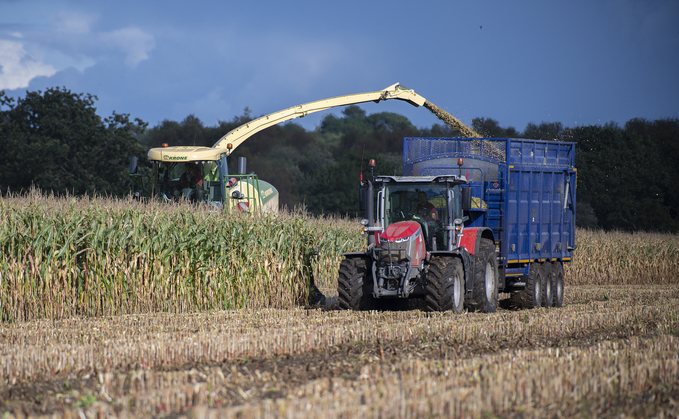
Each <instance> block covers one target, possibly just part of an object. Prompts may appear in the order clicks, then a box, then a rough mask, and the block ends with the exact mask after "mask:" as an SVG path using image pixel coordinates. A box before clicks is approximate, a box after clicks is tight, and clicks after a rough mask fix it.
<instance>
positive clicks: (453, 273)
mask: <svg viewBox="0 0 679 419" xmlns="http://www.w3.org/2000/svg"><path fill="white" fill-rule="evenodd" d="M425 291H426V296H425V301H426V304H427V310H428V311H447V310H452V311H453V313H455V314H460V313H462V309H463V307H464V270H463V269H462V261H461V260H460V259H458V258H456V257H451V256H447V257H434V258H432V259H431V262H430V263H429V271H428V272H427V286H426V287H425Z"/></svg>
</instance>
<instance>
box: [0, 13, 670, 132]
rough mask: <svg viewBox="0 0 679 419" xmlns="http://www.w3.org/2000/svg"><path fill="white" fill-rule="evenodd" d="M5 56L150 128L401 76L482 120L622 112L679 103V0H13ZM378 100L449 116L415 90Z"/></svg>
mask: <svg viewBox="0 0 679 419" xmlns="http://www.w3.org/2000/svg"><path fill="white" fill-rule="evenodd" d="M0 66H1V68H0V90H5V91H6V93H7V94H8V95H9V96H15V97H17V96H23V95H24V94H25V91H26V90H31V91H33V90H44V89H46V88H48V87H55V86H65V87H66V88H68V89H70V90H72V91H74V92H76V93H91V94H93V95H96V96H97V97H98V99H99V100H98V101H97V102H96V106H97V108H98V113H99V114H100V115H101V116H103V117H105V116H109V115H110V114H111V113H112V112H113V111H114V110H115V111H116V112H119V113H129V114H130V115H131V116H132V117H133V118H141V119H143V120H144V121H146V122H149V123H150V125H151V126H154V125H157V124H158V123H160V122H161V121H162V120H164V119H170V120H175V121H181V120H183V119H184V118H185V117H186V116H187V115H189V114H194V115H196V116H197V117H198V118H200V119H201V120H202V121H203V122H204V123H205V124H206V125H214V124H215V123H216V122H217V121H218V120H231V119H233V117H234V116H236V115H242V114H243V109H244V108H245V107H246V106H247V107H249V108H250V109H251V111H252V115H253V116H261V115H265V114H268V113H271V112H275V111H277V110H281V109H285V108H288V107H290V106H293V105H298V104H301V103H306V102H310V101H314V100H319V99H323V98H327V97H331V96H339V95H346V94H351V93H359V92H365V91H376V90H380V89H383V88H385V87H387V86H389V85H391V84H393V83H396V82H400V83H402V84H403V85H406V86H408V87H410V88H412V89H414V90H415V91H416V92H417V93H419V94H420V95H422V96H424V97H425V98H427V99H428V100H430V101H431V102H433V103H434V104H436V105H438V106H439V107H441V108H443V109H445V110H447V111H448V112H450V113H451V114H453V115H454V116H456V117H458V118H459V119H460V120H462V121H463V122H464V123H467V124H469V123H470V122H471V119H472V118H475V117H487V118H493V119H496V120H497V121H498V122H499V123H500V125H501V126H503V127H507V126H513V127H515V128H517V129H518V130H523V129H524V128H525V127H526V124H527V123H529V122H534V123H540V122H542V121H548V122H556V121H558V122H561V123H563V124H564V125H565V126H568V127H577V126H580V125H592V124H604V123H606V122H609V121H614V122H617V123H619V124H621V125H622V124H624V123H625V122H626V121H627V120H629V119H631V118H635V117H641V118H647V119H657V118H664V117H678V116H679V1H677V0H643V1H642V0H620V1H606V0H602V1H596V0H594V1H591V0H590V1H579V0H571V1H506V0H505V1H500V0H497V1H495V0H480V1H465V2H457V1H451V0H447V1H428V0H421V1H419V2H413V1H401V0H395V1H388V2H387V1H370V0H363V1H354V0H344V1H342V2H332V3H329V2H320V1H296V0H289V1H285V2H270V1H258V0H250V1H246V2H243V1H239V2H231V1H210V2H201V1H194V2H186V1H140V0H135V1H129V0H118V1H115V2H112V1H106V2H104V1H85V0H70V1H69V0H49V1H42V0H27V1H22V0H0ZM392 102H393V103H392ZM363 108H364V109H365V110H366V111H367V112H368V113H374V112H382V111H390V112H396V113H400V114H402V115H405V116H406V117H408V118H409V119H410V120H411V122H413V123H414V124H415V125H416V126H418V127H429V126H431V125H432V124H434V123H438V122H439V121H438V120H437V119H436V117H434V116H433V115H432V114H431V113H429V112H428V111H427V110H426V109H424V108H415V107H412V106H410V105H408V104H406V103H404V102H400V101H389V102H383V103H380V104H372V103H371V104H366V105H363ZM340 112H341V109H338V110H335V111H334V113H335V114H339V113H340ZM322 117H323V114H320V115H319V114H316V115H312V116H307V117H306V118H303V119H298V120H295V122H297V123H300V124H301V125H302V126H304V127H305V128H307V129H313V128H314V127H315V126H316V125H318V124H319V123H320V121H321V118H322Z"/></svg>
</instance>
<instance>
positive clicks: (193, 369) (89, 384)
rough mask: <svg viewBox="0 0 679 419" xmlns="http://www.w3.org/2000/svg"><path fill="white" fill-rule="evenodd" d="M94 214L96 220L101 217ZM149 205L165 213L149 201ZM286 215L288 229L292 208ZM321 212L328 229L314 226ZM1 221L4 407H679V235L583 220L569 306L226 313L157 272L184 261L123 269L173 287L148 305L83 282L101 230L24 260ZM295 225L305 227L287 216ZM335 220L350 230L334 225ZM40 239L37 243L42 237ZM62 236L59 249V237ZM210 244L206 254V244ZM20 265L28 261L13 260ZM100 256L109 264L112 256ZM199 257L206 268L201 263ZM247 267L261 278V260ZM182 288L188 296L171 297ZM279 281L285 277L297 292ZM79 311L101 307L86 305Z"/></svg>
mask: <svg viewBox="0 0 679 419" xmlns="http://www.w3.org/2000/svg"><path fill="white" fill-rule="evenodd" d="M22 205H23V204H21V203H18V202H15V201H11V202H10V201H9V200H5V201H3V202H2V206H1V208H0V210H1V211H4V212H3V215H8V214H10V212H11V215H12V216H16V217H19V216H18V215H17V214H19V215H21V211H24V209H23V208H24V207H23V206H22ZM45 205H49V203H48V204H45ZM74 205H76V206H77V205H80V204H78V203H76V204H74ZM82 205H84V206H87V205H89V204H87V203H84V204H82ZM98 205H100V206H101V203H99V204H98ZM62 206H63V205H62ZM56 207H59V205H55V206H54V207H50V208H51V209H52V210H53V209H54V208H56ZM88 208H89V207H88ZM36 211H37V210H36ZM36 211H34V213H33V214H34V215H35V214H45V215H44V216H43V217H42V218H43V219H49V216H47V214H50V213H51V212H55V211H48V210H45V211H43V212H36ZM64 211H65V212H66V213H67V212H68V208H66V209H65V210H64ZM93 211H94V210H93ZM177 211H179V210H177ZM56 212H58V211H56ZM79 212H80V213H82V210H81V211H79ZM92 214H94V212H92V213H91V214H90V215H91V217H90V221H89V222H93V221H91V220H98V219H97V218H96V217H97V216H96V215H92ZM124 214H125V216H126V217H128V218H130V217H134V214H132V213H128V212H125V213H124ZM107 217H108V218H111V219H115V211H113V210H111V209H110V208H109V212H108V213H107V215H106V216H104V217H103V218H101V220H106V219H107ZM182 217H185V216H182ZM290 217H291V219H293V220H294V219H295V217H301V215H299V214H298V215H291V216H290ZM8 218H9V217H3V220H7V219H8ZM37 218H39V217H37V216H36V217H34V218H33V219H34V220H35V219H37ZM64 218H65V216H64ZM195 218H196V219H198V221H196V220H193V221H191V220H189V219H188V218H182V219H184V220H189V221H186V225H187V226H188V227H187V228H193V227H192V226H193V224H191V223H194V222H195V223H196V225H198V227H200V217H198V216H196V217H195ZM17 219H20V221H21V220H24V219H25V218H24V219H21V217H19V218H17ZM148 219H155V218H153V214H152V216H150V217H148ZM131 220H132V221H134V218H131ZM36 222H37V221H36ZM272 222H279V221H272ZM280 222H281V223H283V224H282V226H283V227H285V226H287V225H288V224H285V223H286V222H289V221H285V220H282V221H280ZM324 222H325V223H327V225H328V226H329V227H328V228H327V229H324V228H318V230H316V227H315V226H316V225H320V226H322V225H323V223H324ZM3 223H5V224H3V225H2V228H4V230H2V232H3V233H2V235H0V244H2V245H3V246H5V247H3V258H2V260H1V261H0V263H1V264H2V265H0V271H1V272H2V278H0V302H1V303H2V305H3V306H2V307H3V310H4V311H3V313H4V314H3V316H4V322H3V323H0V357H1V358H0V383H1V387H0V413H2V414H3V417H7V418H10V417H27V416H31V417H40V416H44V417H74V418H76V417H128V418H129V417H149V416H153V417H183V416H186V417H206V418H207V417H240V418H250V417H252V418H259V417H517V418H518V417H611V418H612V417H616V418H617V417H677V414H678V412H679V286H678V284H679V279H678V278H679V275H678V274H677V270H678V269H679V267H678V266H677V265H678V264H679V257H677V255H678V250H677V249H679V245H678V243H679V239H678V238H677V236H676V235H663V234H647V235H639V234H637V235H630V234H623V233H601V232H588V231H578V238H577V245H578V250H577V253H576V255H577V257H576V259H575V261H574V263H573V264H572V265H571V266H569V267H568V269H567V271H566V295H565V304H564V307H562V308H558V309H545V308H541V309H538V310H521V311H513V310H504V309H499V310H498V312H497V313H494V314H477V313H465V314H462V315H452V314H450V313H424V312H422V311H420V310H412V311H398V312H361V313H356V312H345V311H339V310H337V309H336V308H335V306H333V305H330V306H327V307H324V308H309V307H303V306H300V305H299V304H298V303H295V301H294V300H295V299H294V298H292V299H291V301H290V302H287V303H285V304H283V303H279V305H281V306H282V307H275V304H271V305H270V306H267V308H257V307H254V306H249V307H248V308H244V309H243V308H240V309H239V308H237V307H234V308H232V309H228V310H225V309H223V308H222V307H219V306H218V305H214V306H209V305H208V302H209V301H211V300H210V299H209V298H208V297H201V298H196V297H195V296H194V297H193V298H186V299H183V298H184V297H182V295H189V296H190V293H191V292H195V290H197V289H198V288H199V287H198V286H197V285H195V283H193V282H192V283H188V282H187V283H185V284H184V285H182V287H184V288H182V287H177V286H175V288H169V285H165V284H166V283H167V282H168V281H169V279H171V278H176V277H177V276H178V275H181V274H182V272H184V271H181V270H178V271H176V272H174V273H173V275H174V276H161V277H158V278H155V277H151V276H149V274H138V275H140V277H139V278H138V279H135V278H131V277H128V278H126V280H127V281H128V282H127V283H126V286H127V287H130V286H133V287H141V286H144V284H146V285H145V286H146V287H153V289H155V290H161V291H165V290H167V292H168V295H170V300H172V304H171V305H169V306H163V305H162V304H161V302H162V299H158V300H151V302H149V303H148V304H147V305H144V304H142V303H143V302H144V301H145V300H144V299H143V298H141V297H140V296H139V295H144V296H147V295H151V294H153V292H152V291H148V290H146V291H145V292H146V294H143V293H141V290H136V289H134V291H135V292H136V293H137V294H136V296H134V295H132V294H130V295H132V296H128V297H126V298H122V297H120V296H116V295H110V296H109V295H107V294H105V290H106V287H104V286H103V285H106V284H109V285H110V284H111V283H112V282H111V281H112V279H111V278H113V277H107V278H105V279H107V281H109V282H103V285H102V287H101V288H97V287H99V285H100V284H98V283H97V282H96V281H97V278H92V277H91V276H90V277H88V276H85V277H84V278H85V279H86V280H87V281H90V282H87V283H86V284H88V285H87V287H88V288H84V287H78V286H74V285H73V284H74V281H76V280H81V279H82V278H83V275H85V274H84V273H83V272H82V268H83V265H82V262H83V261H82V260H80V261H79V260H78V258H77V254H76V253H78V252H81V253H79V254H87V255H89V256H88V257H90V259H88V260H89V261H90V262H89V263H90V265H89V268H90V269H94V268H93V266H94V267H95V268H96V269H101V270H100V272H102V274H103V273H105V272H106V271H105V270H104V269H103V268H100V267H98V265H96V260H95V259H96V255H97V252H96V251H94V250H89V251H87V250H85V251H83V250H84V249H88V248H89V249H94V246H96V245H97V244H96V243H95V242H93V241H90V245H89V246H88V247H82V248H76V247H73V248H72V249H70V251H72V252H73V253H72V255H71V256H72V258H73V263H72V264H71V265H69V263H70V262H69V260H68V259H64V260H61V261H55V259H54V257H52V258H51V259H50V258H48V257H47V256H44V257H43V256H37V254H36V253H35V252H34V253H32V256H31V257H32V258H38V257H41V258H43V259H42V260H43V264H42V266H36V267H35V268H31V266H35V264H34V265H30V263H31V261H30V260H29V259H30V258H28V257H24V258H23V259H22V258H19V259H17V260H13V259H12V258H11V255H10V253H11V252H9V251H8V249H9V248H10V247H11V246H14V247H12V249H14V251H15V252H16V254H17V255H21V254H26V253H28V254H31V253H30V249H29V250H25V249H23V250H21V249H18V246H19V242H18V241H16V240H14V241H12V240H10V239H9V238H8V237H9V235H11V231H15V234H14V236H13V237H15V238H16V237H24V238H25V239H24V241H23V242H21V243H24V242H25V243H26V244H27V245H30V244H29V242H30V240H28V238H29V237H30V234H29V233H30V228H27V229H25V230H22V229H21V227H20V226H21V223H18V224H16V225H8V224H7V223H6V221H3ZM97 223H98V221H97ZM238 223H245V224H244V225H247V223H248V221H247V220H241V219H239V220H237V223H236V224H238ZM95 224H96V223H95ZM236 224H233V225H236ZM302 224H304V226H303V227H300V228H306V230H305V232H307V233H308V234H310V235H311V236H312V238H313V240H312V241H313V242H318V241H319V240H321V241H324V242H325V243H339V244H338V245H336V247H337V249H339V248H341V247H342V246H344V248H346V247H351V246H356V245H355V244H351V243H354V242H353V240H354V237H358V239H356V240H358V242H357V243H360V237H359V235H358V234H357V233H356V230H354V229H355V228H356V226H355V225H353V224H351V223H350V222H348V221H346V220H325V221H323V220H318V219H309V220H307V221H305V222H304V223H302ZM96 225H98V224H96ZM132 225H133V224H132ZM233 225H232V226H233ZM17 226H18V227H17ZM292 226H293V227H299V226H298V225H296V224H294V222H293V224H292ZM198 227H196V230H197V231H201V230H200V228H198ZM102 228H103V227H102ZM12 229H14V230H12ZM34 230H35V231H39V230H40V229H39V228H37V227H35V228H34ZM110 230H111V232H113V231H114V230H115V228H111V229H110ZM19 231H23V233H21V234H19V233H18V232H19ZM88 231H93V229H91V228H90V229H85V231H84V232H83V235H85V234H87V232H88ZM328 231H333V232H336V233H333V234H338V235H342V236H341V237H342V238H341V239H338V238H336V237H335V238H333V237H329V236H328ZM8 232H10V233H8ZM95 234H97V233H96V232H95V233H91V234H89V235H88V236H86V237H90V238H91V237H93V236H94V235H95ZM102 234H103V233H102ZM111 234H113V233H111ZM147 234H148V231H147ZM314 234H317V236H314ZM38 236H39V235H38ZM39 237H43V239H45V236H39ZM79 237H82V236H78V237H75V238H74V239H73V241H74V242H78V238H79ZM304 240H307V241H308V238H307V239H304ZM304 240H302V241H301V242H300V243H302V244H304V243H306V242H305V241H304ZM63 241H64V242H66V241H67V239H64V240H63ZM84 241H86V240H85V239H82V240H81V241H80V243H83V242H84ZM268 241H269V240H268V239H265V240H262V242H268ZM102 242H106V240H104V239H102ZM140 242H143V240H140ZM347 243H349V244H347ZM30 246H33V248H36V245H35V243H34V244H32V245H30ZM158 246H162V244H158ZM46 248H49V246H46ZM302 248H303V246H302ZM52 249H56V251H58V247H57V245H54V246H53V247H52ZM278 249H280V247H278ZM291 249H292V248H291ZM255 250H256V249H255ZM348 250H350V249H347V250H343V251H348ZM222 251H225V250H224V249H222ZM290 251H292V250H290ZM335 251H339V250H335ZM153 252H154V250H153V249H151V250H149V252H148V253H147V254H146V255H141V254H140V252H138V251H137V252H136V253H135V252H132V253H133V256H134V258H133V259H132V261H134V262H135V265H134V266H136V267H137V270H136V271H133V270H130V269H131V268H129V266H131V262H130V260H127V259H124V258H123V259H120V260H119V261H118V262H116V263H119V264H121V265H125V264H127V265H125V266H128V267H127V268H125V269H128V270H127V271H126V272H127V273H128V274H129V275H132V274H133V273H134V272H145V271H144V270H143V269H139V266H143V265H140V263H141V262H140V261H146V263H148V264H149V265H150V266H155V265H154V264H158V266H165V265H163V263H162V261H161V260H160V259H159V258H160V255H162V254H164V253H163V252H164V250H163V248H160V247H159V250H158V251H157V253H156V254H154V253H153ZM104 253H105V252H104ZM217 253H219V252H217ZM261 254H262V255H263V256H262V257H268V258H269V259H268V262H267V264H268V265H267V266H273V267H276V269H278V271H277V272H279V273H281V274H284V275H288V276H287V278H294V277H296V276H299V275H302V276H303V275H304V273H305V272H307V271H308V270H307V271H305V268H304V263H302V262H300V263H299V264H298V265H296V266H297V268H295V269H298V271H296V272H297V273H295V271H294V270H293V271H288V270H286V269H288V265H286V266H283V264H284V263H285V261H286V260H287V259H285V258H283V259H276V253H275V252H272V253H271V254H267V253H266V252H264V251H262V252H261ZM54 255H56V253H53V256H54ZM121 255H123V253H121ZM154 255H155V256H154ZM199 256H200V255H199ZM116 257H121V258H122V256H116ZM188 257H192V256H188ZM202 257H203V258H205V259H206V260H207V262H206V266H210V265H209V260H210V259H209V258H210V257H213V256H211V255H206V254H204V255H202ZM215 257H216V256H215ZM338 257H339V256H338V255H337V254H330V253H328V254H323V253H322V254H321V255H318V256H315V259H314V262H313V266H312V267H311V268H312V271H313V272H314V274H315V276H316V278H317V282H318V284H319V285H320V287H321V289H322V290H323V291H324V292H326V294H327V295H328V297H330V299H331V300H332V297H334V296H336V292H335V291H334V278H333V275H334V274H333V273H332V266H335V265H334V264H335V263H336V261H337V260H338ZM48 260H49V261H50V263H53V265H51V266H52V267H51V268H50V267H49V265H47V261H48ZM196 260H200V259H196ZM34 262H35V259H34V261H33V263H34ZM22 263H23V264H27V265H25V266H24V270H27V271H28V272H29V273H31V272H33V274H31V275H33V276H31V275H29V274H23V276H21V275H19V273H20V272H23V271H22V270H21V269H22V266H20V265H21V264H22ZM78 263H80V265H79V264H78ZM102 263H103V264H102V266H106V265H105V263H109V264H110V266H116V263H112V262H111V261H110V260H109V261H108V262H107V261H106V260H104V261H103V262H102ZM167 263H168V266H169V264H172V263H176V261H174V262H173V261H172V260H170V261H168V262H167ZM189 265H191V264H189ZM26 266H28V269H26ZM182 266H183V265H182ZM201 266H202V265H201ZM48 268H49V269H48ZM192 268H193V269H196V271H198V272H200V269H199V268H200V266H199V267H198V268H196V267H195V266H193V267H192ZM31 269H33V271H31ZM41 269H42V272H44V273H45V275H47V274H49V275H50V276H49V278H60V279H61V280H62V282H63V283H64V284H66V285H65V286H64V288H65V289H66V291H63V292H61V293H60V292H58V290H55V289H54V288H49V287H47V288H46V286H45V285H42V286H35V285H33V287H32V288H31V286H30V285H32V284H34V283H40V281H43V282H45V278H46V277H41V276H40V272H41ZM118 269H120V270H122V268H118ZM186 269H189V268H186ZM229 269H234V270H237V269H238V267H237V266H236V265H233V266H231V267H229ZM243 269H245V268H243ZM290 269H292V268H290ZM150 271H153V269H148V270H147V271H146V272H150ZM177 272H179V274H178V273H177ZM186 272H194V271H190V270H189V271H186ZM215 272H216V271H215ZM242 272H244V274H247V275H251V277H248V278H250V279H251V280H253V281H256V280H257V275H265V274H264V273H263V272H261V271H248V270H243V271H242ZM208 274H213V273H212V271H208ZM214 274H215V275H216V274H217V273H214ZM69 275H71V276H69ZM144 275H146V276H144ZM265 277H266V276H265ZM303 279H304V278H303ZM12 281H13V282H12ZM22 281H23V282H22ZM144 281H145V282H144ZM196 283H198V284H200V283H201V282H200V281H197V282H196ZM75 284H76V285H82V283H79V282H77V281H76V282H75ZM204 284H207V288H208V289H209V290H212V291H211V292H212V294H210V295H212V296H213V298H219V297H220V295H222V294H219V292H223V295H226V290H227V288H226V287H227V286H226V285H224V288H217V287H216V285H214V284H212V283H211V282H209V281H208V282H205V283H204ZM291 284H292V285H286V287H289V288H292V289H293V290H294V289H295V287H296V285H294V283H291ZM10 285H13V286H17V285H20V286H23V287H24V288H23V289H25V290H30V291H31V292H26V294H28V295H24V296H23V297H22V298H24V299H23V300H22V301H24V304H25V305H28V306H29V307H31V309H30V310H26V311H21V307H20V305H18V304H17V303H16V301H15V299H16V298H17V294H16V291H14V293H13V289H12V287H11V286H10ZM117 286H118V285H117ZM229 286H231V285H229ZM163 287H166V288H163ZM210 287H212V288H210ZM172 289H175V290H179V291H182V292H183V294H182V295H176V296H175V295H171V293H170V290H172ZM238 289H239V290H242V289H241V288H238ZM243 289H244V288H243ZM287 289H288V288H285V289H284V290H283V291H280V292H281V293H282V295H283V296H284V297H286V298H289V297H287V295H288V294H285V290H287ZM93 290H94V291H93ZM220 290H223V291H220ZM273 292H274V291H271V290H266V289H265V290H261V289H260V290H259V291H258V293H254V294H252V295H258V296H259V297H257V298H261V299H262V300H265V299H266V298H268V299H269V300H271V298H273V297H271V295H272V294H273ZM31 293H34V294H35V295H40V296H44V295H52V296H53V298H52V300H50V301H51V304H54V305H58V308H60V310H61V311H60V310H58V309H55V307H46V305H47V302H44V303H43V307H42V308H40V307H39V304H40V299H39V298H33V299H31V296H30V294H31ZM50 293H51V294H50ZM97 296H98V297H99V298H95V297H97ZM101 296H105V297H107V298H108V299H109V300H110V301H122V302H124V303H125V304H127V305H126V306H125V307H126V308H127V312H123V313H119V312H115V313H110V314H107V312H106V310H110V307H111V305H110V303H109V302H107V301H106V299H104V300H103V301H102V299H101V298H100V297H101ZM57 297H58V298H57ZM79 298H80V299H81V300H82V301H79V300H78V299H79ZM149 298H150V297H149ZM253 298H254V297H253ZM192 301H193V303H192ZM225 301H227V300H225ZM192 304H193V305H192ZM200 304H203V306H201V305H200ZM286 304H287V305H286ZM246 306H247V304H246ZM168 307H169V308H168ZM87 308H90V312H93V314H88V315H85V314H87V313H88V312H87ZM69 310H72V311H73V312H70V311H69ZM78 310H80V313H81V314H77V312H78ZM82 310H85V312H83V311H82ZM97 310H99V311H100V312H98V311H97ZM62 313H66V315H62ZM73 313H76V314H73Z"/></svg>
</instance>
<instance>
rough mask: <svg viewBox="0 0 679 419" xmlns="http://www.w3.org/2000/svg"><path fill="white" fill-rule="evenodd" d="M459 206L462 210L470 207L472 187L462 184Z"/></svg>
mask: <svg viewBox="0 0 679 419" xmlns="http://www.w3.org/2000/svg"><path fill="white" fill-rule="evenodd" d="M460 195H461V201H462V202H461V203H460V204H461V206H462V209H463V210H464V211H468V210H470V209H471V207H472V188H471V187H469V186H463V187H461V188H460Z"/></svg>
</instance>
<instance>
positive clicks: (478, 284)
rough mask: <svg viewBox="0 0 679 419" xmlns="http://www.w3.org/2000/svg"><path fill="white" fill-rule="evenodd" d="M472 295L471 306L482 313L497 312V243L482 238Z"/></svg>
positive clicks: (475, 267) (477, 255)
mask: <svg viewBox="0 0 679 419" xmlns="http://www.w3.org/2000/svg"><path fill="white" fill-rule="evenodd" d="M473 281H474V282H473V285H472V296H471V301H469V308H470V309H471V310H473V311H480V312H482V313H495V311H497V300H498V269H497V258H496V257H495V244H494V243H493V242H492V240H489V239H481V242H480V243H479V252H478V253H477V254H476V255H474V273H473Z"/></svg>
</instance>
